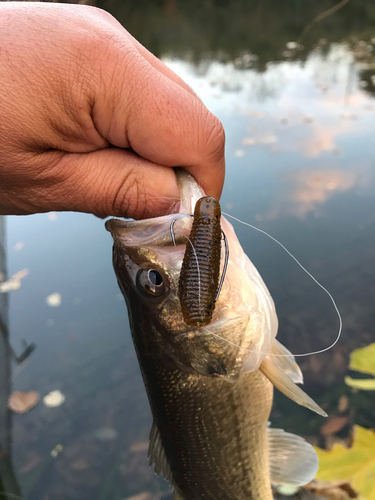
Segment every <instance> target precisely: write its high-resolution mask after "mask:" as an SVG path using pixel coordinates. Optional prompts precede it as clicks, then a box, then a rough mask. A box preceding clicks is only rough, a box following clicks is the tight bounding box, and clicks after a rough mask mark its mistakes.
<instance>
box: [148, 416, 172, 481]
mask: <svg viewBox="0 0 375 500" xmlns="http://www.w3.org/2000/svg"><path fill="white" fill-rule="evenodd" d="M148 456H149V459H150V465H154V464H155V472H156V474H158V475H160V474H162V475H163V476H164V478H165V479H166V480H167V481H169V482H170V483H171V484H173V476H172V471H171V468H170V466H169V463H168V460H167V456H166V454H165V451H164V447H163V443H162V441H161V437H160V432H159V429H158V426H157V425H156V423H155V422H154V423H153V424H152V427H151V431H150V445H149V448H148Z"/></svg>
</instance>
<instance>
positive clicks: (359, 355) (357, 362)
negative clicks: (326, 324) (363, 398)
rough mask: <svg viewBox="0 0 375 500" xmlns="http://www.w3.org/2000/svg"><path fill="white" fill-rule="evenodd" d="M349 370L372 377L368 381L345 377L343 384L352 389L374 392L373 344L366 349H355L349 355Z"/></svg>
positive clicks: (374, 347)
mask: <svg viewBox="0 0 375 500" xmlns="http://www.w3.org/2000/svg"><path fill="white" fill-rule="evenodd" d="M349 368H350V369H351V370H355V371H357V372H360V373H366V374H370V375H373V376H374V378H369V379H353V378H352V377H345V383H346V384H347V385H348V386H350V387H353V388H354V389H362V390H365V391H374V390H375V342H374V343H373V344H370V345H368V346H366V347H362V348H360V349H355V350H354V351H353V352H352V353H351V354H350V363H349Z"/></svg>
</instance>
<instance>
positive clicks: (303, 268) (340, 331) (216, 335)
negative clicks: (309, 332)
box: [178, 212, 342, 358]
mask: <svg viewBox="0 0 375 500" xmlns="http://www.w3.org/2000/svg"><path fill="white" fill-rule="evenodd" d="M222 213H223V214H224V215H226V216H227V217H230V218H231V219H234V220H236V221H237V222H240V223H241V224H244V225H245V226H249V227H250V228H252V229H255V230H256V231H258V232H260V233H262V234H265V235H266V236H267V237H268V238H270V239H271V240H272V241H274V242H275V243H277V244H278V245H279V246H280V247H281V248H282V249H283V250H284V251H285V252H286V253H287V254H288V255H289V256H290V257H291V258H292V259H293V260H294V261H295V262H296V263H297V264H298V265H299V267H300V268H301V269H302V270H303V271H304V272H305V273H306V274H307V275H308V276H309V277H310V278H311V279H312V280H313V281H314V282H315V283H316V284H317V285H318V286H319V287H320V288H321V289H322V290H323V291H324V292H325V293H326V294H327V295H328V297H329V298H330V300H331V302H332V304H333V307H334V308H335V311H336V313H337V316H338V318H339V329H338V333H337V336H336V338H335V340H334V341H333V342H332V344H330V345H329V346H328V347H325V348H324V349H319V350H317V351H311V352H306V353H301V354H293V353H291V354H273V353H271V352H262V351H253V350H251V349H247V348H245V347H241V346H239V345H237V344H236V343H234V342H231V341H230V340H228V339H225V338H224V337H222V336H221V335H218V334H217V333H214V332H211V331H210V330H209V329H208V328H206V327H203V330H204V331H206V332H207V333H210V334H211V335H213V336H214V337H217V338H219V339H221V340H224V341H225V342H227V343H228V344H231V345H233V346H234V347H238V348H239V349H241V350H244V351H246V352H250V353H254V354H264V355H266V356H267V355H270V354H271V355H272V356H275V357H278V358H288V357H290V356H293V357H305V356H311V355H313V354H321V353H323V352H326V351H329V350H330V349H332V347H334V346H335V345H336V344H337V342H338V341H339V340H340V337H341V333H342V317H341V314H340V311H339V309H338V307H337V304H336V302H335V299H334V298H333V297H332V295H331V293H330V292H329V291H328V290H327V289H326V288H325V287H324V286H323V285H322V284H321V283H319V281H318V280H317V279H316V278H315V277H314V276H313V275H312V274H311V273H310V272H309V271H308V270H307V269H306V268H305V267H304V266H303V265H302V264H301V263H300V262H299V260H298V259H297V258H296V257H295V256H294V255H293V254H292V253H291V252H290V251H289V250H288V249H287V248H286V247H285V246H284V245H283V244H282V243H281V242H280V241H278V240H277V239H276V238H274V237H273V236H271V235H270V234H269V233H267V232H266V231H264V230H263V229H260V228H258V227H256V226H253V225H252V224H249V223H248V222H244V221H242V220H240V219H238V218H237V217H234V216H233V215H230V214H228V213H226V212H222ZM187 215H188V214H187ZM186 238H187V239H188V240H189V242H190V245H191V246H192V248H193V251H194V255H195V259H196V262H197V270H198V286H199V287H200V274H199V262H198V258H197V254H196V251H195V248H194V245H193V244H192V242H191V241H190V239H189V238H188V237H187V236H186ZM199 298H200V288H199ZM199 304H200V303H199ZM189 333H190V332H186V333H182V334H181V335H178V337H181V336H186V335H188V334H189Z"/></svg>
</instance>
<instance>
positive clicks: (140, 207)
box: [111, 170, 147, 219]
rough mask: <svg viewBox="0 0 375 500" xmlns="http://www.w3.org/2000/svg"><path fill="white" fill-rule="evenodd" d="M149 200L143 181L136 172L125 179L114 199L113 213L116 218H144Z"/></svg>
mask: <svg viewBox="0 0 375 500" xmlns="http://www.w3.org/2000/svg"><path fill="white" fill-rule="evenodd" d="M146 205H147V198H146V195H145V188H144V185H143V183H142V180H141V179H140V178H139V174H137V173H136V172H135V171H134V170H132V171H130V172H129V173H128V174H127V176H126V178H125V179H123V181H122V182H121V184H120V186H119V188H118V189H117V191H116V194H115V196H114V198H113V204H112V207H111V212H112V213H113V215H116V216H124V215H125V216H127V217H133V218H137V219H139V218H142V216H143V215H144V213H145V210H146Z"/></svg>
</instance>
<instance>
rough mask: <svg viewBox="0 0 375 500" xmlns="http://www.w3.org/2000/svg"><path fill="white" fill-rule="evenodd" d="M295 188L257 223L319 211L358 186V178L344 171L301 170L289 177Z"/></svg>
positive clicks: (260, 217)
mask: <svg viewBox="0 0 375 500" xmlns="http://www.w3.org/2000/svg"><path fill="white" fill-rule="evenodd" d="M289 179H290V182H291V185H292V186H291V189H290V190H289V191H288V192H286V193H285V196H284V197H283V198H281V199H279V200H278V201H276V202H275V205H274V206H273V207H272V208H271V209H270V210H269V211H268V212H267V213H265V214H263V215H258V216H257V217H256V218H257V220H274V219H277V218H278V217H280V216H281V215H293V216H295V217H298V218H300V219H302V218H304V217H305V216H306V215H307V214H308V213H310V212H316V211H317V209H318V207H319V205H322V204H323V203H325V202H326V201H327V200H328V199H330V198H331V197H332V196H333V195H334V194H335V193H340V192H341V193H343V192H345V191H348V190H349V189H351V188H352V187H353V186H354V185H355V184H356V183H357V175H356V174H354V173H353V172H350V171H342V170H334V169H332V170H326V169H324V170H305V169H304V170H300V171H297V172H295V173H294V174H291V175H290V176H289Z"/></svg>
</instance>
